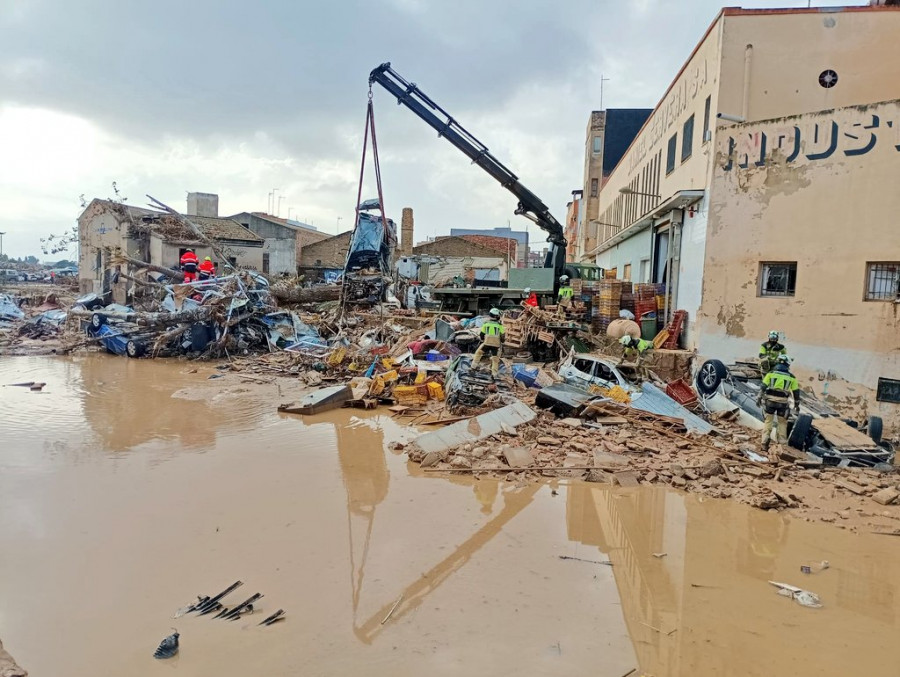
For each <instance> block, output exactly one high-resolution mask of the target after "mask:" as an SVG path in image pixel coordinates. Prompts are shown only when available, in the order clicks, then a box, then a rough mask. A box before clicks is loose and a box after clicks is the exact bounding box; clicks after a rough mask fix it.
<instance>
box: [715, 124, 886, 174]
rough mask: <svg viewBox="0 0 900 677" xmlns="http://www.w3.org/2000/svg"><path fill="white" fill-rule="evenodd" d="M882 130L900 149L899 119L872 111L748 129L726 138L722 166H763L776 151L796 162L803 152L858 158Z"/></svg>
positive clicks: (820, 156)
mask: <svg viewBox="0 0 900 677" xmlns="http://www.w3.org/2000/svg"><path fill="white" fill-rule="evenodd" d="M879 132H880V133H881V134H882V135H883V136H885V139H884V141H883V143H890V144H892V145H893V146H894V148H895V149H896V150H898V151H900V143H895V142H896V141H897V140H898V133H900V122H898V121H894V120H886V121H883V120H882V119H881V117H879V116H878V115H875V114H873V113H869V112H862V111H861V112H860V113H859V119H858V120H855V121H852V122H848V121H844V122H840V123H839V122H838V121H837V120H835V119H827V118H826V119H821V118H819V119H817V120H806V121H800V122H798V123H797V124H795V125H784V126H783V127H776V128H775V129H773V130H770V131H768V132H761V131H746V132H740V133H738V134H733V135H730V136H728V137H727V140H726V143H727V151H726V158H725V162H724V164H723V165H722V169H724V170H725V171H726V172H730V171H731V170H732V169H734V167H735V166H737V167H738V169H747V168H748V167H752V166H755V167H762V166H763V165H765V163H766V158H767V156H768V157H772V156H773V154H775V153H777V155H778V156H779V158H780V157H784V160H785V161H786V162H794V161H796V160H797V158H798V157H800V155H801V153H802V154H803V155H804V157H805V158H806V159H807V160H811V161H816V160H825V159H827V158H830V157H832V156H834V155H835V154H839V155H843V156H846V157H856V156H859V155H865V154H866V153H869V152H871V151H872V150H873V149H874V148H875V146H876V145H877V143H878V134H879Z"/></svg>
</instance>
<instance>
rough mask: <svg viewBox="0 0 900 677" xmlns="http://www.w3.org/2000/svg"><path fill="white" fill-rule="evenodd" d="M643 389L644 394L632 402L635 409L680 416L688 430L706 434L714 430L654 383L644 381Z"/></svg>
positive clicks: (675, 416)
mask: <svg viewBox="0 0 900 677" xmlns="http://www.w3.org/2000/svg"><path fill="white" fill-rule="evenodd" d="M641 391H642V395H641V396H640V397H639V398H637V399H636V400H634V401H633V402H632V403H631V407H632V408H633V409H640V410H641V411H648V412H650V413H651V414H659V415H661V416H671V417H672V418H680V419H682V420H683V421H684V425H685V427H686V428H687V429H688V430H696V431H697V432H700V433H703V434H704V435H705V434H707V433H711V432H712V430H713V427H712V426H711V425H710V424H709V423H707V422H706V421H704V420H703V419H702V418H700V417H699V416H695V415H694V414H692V413H691V412H689V411H688V410H687V409H685V408H684V407H682V406H681V405H680V404H678V402H676V401H675V400H673V399H672V398H671V397H669V396H668V395H666V393H665V392H664V391H662V390H660V389H659V388H657V387H656V386H655V385H653V384H652V383H644V385H643V386H642V387H641Z"/></svg>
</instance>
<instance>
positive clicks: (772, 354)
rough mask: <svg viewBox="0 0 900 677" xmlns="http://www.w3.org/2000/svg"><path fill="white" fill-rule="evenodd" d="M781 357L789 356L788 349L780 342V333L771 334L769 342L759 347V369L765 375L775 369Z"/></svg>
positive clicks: (772, 332)
mask: <svg viewBox="0 0 900 677" xmlns="http://www.w3.org/2000/svg"><path fill="white" fill-rule="evenodd" d="M779 355H787V349H786V348H785V347H784V344H783V343H780V342H779V341H778V332H777V331H775V330H774V329H773V330H772V331H770V332H769V340H768V341H766V342H765V343H763V344H762V345H761V346H760V347H759V369H760V371H761V372H762V373H763V374H764V375H765V374H768V373H769V372H770V371H772V370H773V369H774V368H775V364H776V360H778V356H779Z"/></svg>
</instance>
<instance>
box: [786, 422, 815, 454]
mask: <svg viewBox="0 0 900 677" xmlns="http://www.w3.org/2000/svg"><path fill="white" fill-rule="evenodd" d="M812 420H813V418H812V416H810V415H809V414H800V416H798V417H797V420H796V421H794V426H793V427H792V428H791V432H790V434H788V446H789V447H793V448H794V449H800V450H801V451H803V450H805V449H806V447H807V442H808V440H809V433H810V432H811V431H812Z"/></svg>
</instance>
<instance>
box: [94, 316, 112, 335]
mask: <svg viewBox="0 0 900 677" xmlns="http://www.w3.org/2000/svg"><path fill="white" fill-rule="evenodd" d="M108 321H109V320H108V319H107V317H106V315H104V314H103V313H94V314H93V315H91V328H92V329H93V330H94V331H97V330H98V329H100V327H102V326H103V325H104V324H106V323H107V322H108Z"/></svg>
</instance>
